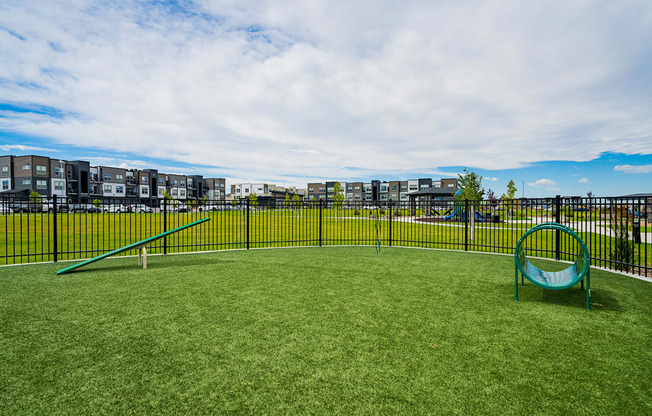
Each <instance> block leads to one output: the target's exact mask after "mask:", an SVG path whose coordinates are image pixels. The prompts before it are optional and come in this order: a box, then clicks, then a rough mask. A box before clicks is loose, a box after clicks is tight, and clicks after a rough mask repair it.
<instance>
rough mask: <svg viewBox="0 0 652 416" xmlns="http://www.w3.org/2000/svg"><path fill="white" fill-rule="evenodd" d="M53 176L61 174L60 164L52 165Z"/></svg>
mask: <svg viewBox="0 0 652 416" xmlns="http://www.w3.org/2000/svg"><path fill="white" fill-rule="evenodd" d="M54 176H63V170H62V169H61V166H55V167H54Z"/></svg>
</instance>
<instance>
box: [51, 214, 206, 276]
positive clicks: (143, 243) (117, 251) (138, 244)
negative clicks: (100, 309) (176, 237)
mask: <svg viewBox="0 0 652 416" xmlns="http://www.w3.org/2000/svg"><path fill="white" fill-rule="evenodd" d="M206 221H210V218H204V219H201V220H199V221H195V222H191V223H190V224H186V225H182V226H181V227H178V228H175V229H173V230H170V231H166V232H164V233H161V234H158V235H155V236H153V237H149V238H146V239H144V240H141V241H138V242H136V243H133V244H129V245H128V246H124V247H120V248H118V249H115V250H113V251H109V252H108V253H104V254H100V255H99V256H97V257H93V258H92V259H88V260H85V261H83V262H81V263H77V264H75V265H73V266H70V267H66V268H65V269H61V270H59V271H57V274H58V275H59V274H66V273H70V272H71V271H73V270H75V269H78V268H80V267H83V266H86V265H89V264H91V263H95V262H96V261H100V260H102V259H105V258H107V257H111V256H115V255H116V254H120V253H124V252H125V251H129V250H135V249H139V248H141V247H143V246H146V245H148V244H151V243H153V242H154V241H156V240H160V239H161V238H163V237H166V236H168V235H170V234H174V233H177V232H179V231H181V230H185V229H186V228H190V227H194V226H195V225H199V224H201V223H203V222H206Z"/></svg>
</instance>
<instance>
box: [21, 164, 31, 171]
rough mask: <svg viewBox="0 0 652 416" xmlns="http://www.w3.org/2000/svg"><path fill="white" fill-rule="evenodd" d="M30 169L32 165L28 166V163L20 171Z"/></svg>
mask: <svg viewBox="0 0 652 416" xmlns="http://www.w3.org/2000/svg"><path fill="white" fill-rule="evenodd" d="M31 168H32V165H30V164H29V163H28V164H26V165H23V166H22V168H21V169H22V170H30V169H31Z"/></svg>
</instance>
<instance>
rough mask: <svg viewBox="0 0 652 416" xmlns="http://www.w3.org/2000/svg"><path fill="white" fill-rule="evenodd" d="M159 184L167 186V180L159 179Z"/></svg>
mask: <svg viewBox="0 0 652 416" xmlns="http://www.w3.org/2000/svg"><path fill="white" fill-rule="evenodd" d="M158 184H159V185H161V186H164V185H165V178H158Z"/></svg>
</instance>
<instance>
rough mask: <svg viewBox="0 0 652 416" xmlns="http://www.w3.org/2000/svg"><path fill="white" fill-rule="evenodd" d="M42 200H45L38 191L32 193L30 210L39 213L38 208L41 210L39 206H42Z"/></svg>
mask: <svg viewBox="0 0 652 416" xmlns="http://www.w3.org/2000/svg"><path fill="white" fill-rule="evenodd" d="M42 199H43V197H42V196H41V194H39V193H38V192H36V191H32V192H31V193H30V194H29V203H30V205H31V207H30V210H31V211H32V212H37V211H38V208H39V206H40V204H41V200H42Z"/></svg>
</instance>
